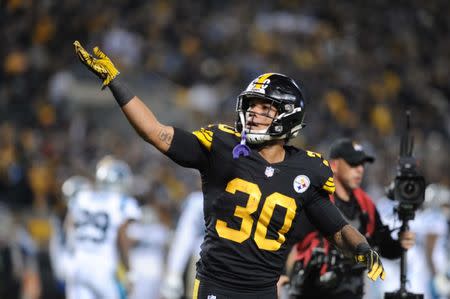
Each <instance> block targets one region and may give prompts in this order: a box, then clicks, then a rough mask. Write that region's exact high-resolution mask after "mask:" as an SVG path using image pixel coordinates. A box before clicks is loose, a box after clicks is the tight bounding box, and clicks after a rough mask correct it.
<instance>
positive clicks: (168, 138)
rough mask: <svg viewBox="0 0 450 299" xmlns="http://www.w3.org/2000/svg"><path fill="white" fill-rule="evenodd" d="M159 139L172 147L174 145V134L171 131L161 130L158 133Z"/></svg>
mask: <svg viewBox="0 0 450 299" xmlns="http://www.w3.org/2000/svg"><path fill="white" fill-rule="evenodd" d="M158 138H159V140H161V141H162V142H164V143H165V144H167V145H170V144H171V143H172V138H173V134H171V133H170V132H169V131H167V130H165V129H164V128H161V130H160V131H159V133H158Z"/></svg>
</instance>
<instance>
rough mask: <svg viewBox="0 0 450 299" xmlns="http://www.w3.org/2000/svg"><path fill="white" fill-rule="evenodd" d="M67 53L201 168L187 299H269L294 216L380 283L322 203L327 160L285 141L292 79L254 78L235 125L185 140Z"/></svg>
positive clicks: (173, 153)
mask: <svg viewBox="0 0 450 299" xmlns="http://www.w3.org/2000/svg"><path fill="white" fill-rule="evenodd" d="M74 46H75V52H76V54H77V55H78V58H79V59H80V60H81V62H82V63H83V64H84V65H85V66H86V67H87V68H88V69H89V70H91V71H92V72H93V73H94V74H96V75H97V76H98V77H99V78H100V79H101V80H102V81H103V87H106V86H108V87H109V88H110V90H111V92H112V93H113V95H114V97H115V99H116V100H117V102H118V104H119V106H120V107H121V109H122V111H123V113H124V114H125V116H126V117H127V119H128V121H129V122H130V124H131V125H132V126H133V127H134V128H135V130H136V132H137V133H138V134H139V135H140V136H141V137H142V138H143V139H144V140H145V141H147V142H148V143H150V144H152V145H153V146H155V147H156V148H157V149H158V150H159V151H161V152H162V153H164V154H165V155H167V156H168V157H169V158H171V159H172V160H173V161H175V162H176V163H178V164H179V165H181V166H184V167H191V168H195V169H198V170H199V171H200V174H201V176H202V183H203V186H202V188H203V198H204V207H203V208H204V215H205V225H206V234H205V238H204V241H203V244H202V246H201V253H200V260H199V262H198V263H197V279H196V280H195V284H194V291H193V298H202V299H206V298H216V299H221V298H271V299H272V298H277V287H276V285H277V281H278V278H279V276H280V273H281V272H282V270H283V265H284V261H285V259H286V255H287V253H288V251H289V248H290V247H291V246H292V245H293V244H294V243H295V242H296V241H297V240H298V231H299V226H298V225H297V224H298V223H299V220H300V219H299V215H300V212H301V211H302V210H305V211H306V215H307V216H308V217H309V219H310V220H311V222H312V223H313V224H314V225H315V226H316V227H317V228H318V229H319V230H320V231H321V232H322V233H323V234H324V235H325V236H328V237H329V239H330V240H332V242H333V243H334V244H336V245H337V246H338V247H339V248H340V249H341V250H343V251H344V252H345V253H346V254H348V255H356V256H357V257H358V258H357V260H358V261H359V262H361V263H363V264H365V265H366V266H367V268H368V269H369V274H370V276H371V278H373V279H374V280H375V279H377V278H378V277H380V276H381V278H384V271H383V267H382V265H381V263H380V260H379V258H378V254H377V253H376V251H374V250H373V249H372V248H371V247H370V246H369V244H368V243H367V241H366V239H365V238H364V236H362V235H361V234H360V233H359V232H358V231H357V230H356V229H354V228H353V227H352V226H350V225H349V224H347V222H346V221H345V220H344V219H343V218H342V216H341V215H340V213H339V211H338V210H337V208H336V207H335V206H334V205H333V204H332V203H331V202H330V200H329V198H328V196H329V194H330V193H333V191H334V183H333V177H332V172H331V169H330V167H329V165H328V162H327V161H326V160H323V159H322V158H321V156H320V155H319V154H317V153H313V152H308V151H304V150H301V149H298V148H295V147H292V146H288V145H287V144H286V143H287V141H289V140H290V139H291V138H293V137H295V136H296V135H297V134H298V132H299V131H300V129H301V128H302V127H303V116H304V113H305V100H304V97H303V93H302V90H301V88H300V87H299V85H297V83H295V82H294V80H292V79H291V78H289V77H287V76H285V75H282V74H276V73H267V74H263V75H261V76H258V77H257V78H256V79H254V80H253V81H252V82H251V83H250V85H249V86H248V87H247V88H246V89H245V90H244V91H243V92H242V93H241V94H240V95H239V97H238V99H237V116H238V117H237V122H236V126H235V127H230V126H226V125H212V126H209V127H206V128H202V129H200V130H197V131H195V132H194V133H193V134H192V133H189V132H186V131H185V130H183V129H180V128H175V127H172V126H168V125H164V124H162V123H160V122H159V121H158V120H157V118H156V117H155V115H154V114H153V112H152V111H151V110H150V109H149V108H148V107H147V106H146V105H145V104H144V103H143V102H142V101H141V100H140V99H139V98H138V97H137V96H135V95H134V94H133V93H132V92H131V91H130V90H129V89H128V88H127V87H126V86H125V84H124V83H123V82H121V81H120V79H119V78H118V77H117V76H118V74H119V71H118V70H117V69H116V67H115V66H114V64H113V63H112V62H111V60H110V59H109V58H108V57H107V56H106V55H105V54H104V53H103V52H102V51H101V50H100V49H99V48H98V47H96V48H94V55H95V57H94V56H92V55H91V54H90V53H88V52H87V51H86V50H85V49H84V48H83V47H82V46H81V44H80V43H79V42H78V41H76V42H74Z"/></svg>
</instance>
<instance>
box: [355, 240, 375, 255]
mask: <svg viewBox="0 0 450 299" xmlns="http://www.w3.org/2000/svg"><path fill="white" fill-rule="evenodd" d="M370 250H372V248H371V247H370V245H369V244H368V243H365V242H362V243H359V244H358V245H357V246H356V248H355V253H356V254H366V253H367V252H369V251H370Z"/></svg>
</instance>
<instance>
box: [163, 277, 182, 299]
mask: <svg viewBox="0 0 450 299" xmlns="http://www.w3.org/2000/svg"><path fill="white" fill-rule="evenodd" d="M183 291H184V283H183V275H182V274H180V273H168V274H167V275H166V276H165V277H164V280H163V283H162V287H161V295H162V297H163V298H164V299H179V298H181V296H182V295H183Z"/></svg>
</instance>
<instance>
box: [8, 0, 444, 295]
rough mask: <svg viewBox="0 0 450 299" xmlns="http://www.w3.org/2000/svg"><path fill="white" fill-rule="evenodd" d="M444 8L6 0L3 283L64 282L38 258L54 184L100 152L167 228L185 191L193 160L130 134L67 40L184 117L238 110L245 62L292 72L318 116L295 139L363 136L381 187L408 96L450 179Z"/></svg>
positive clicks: (427, 147) (43, 290) (423, 146)
mask: <svg viewBox="0 0 450 299" xmlns="http://www.w3.org/2000/svg"><path fill="white" fill-rule="evenodd" d="M449 11H450V2H448V1H445V0H434V1H427V2H423V1H419V0H414V1H407V2H404V1H399V2H392V1H387V0H379V1H372V2H370V3H366V2H361V3H359V2H354V1H348V0H347V1H339V2H334V1H312V0H306V1H258V4H257V5H255V4H254V3H252V2H246V1H227V2H223V1H215V0H212V1H194V2H192V1H191V2H187V1H124V0H112V1H109V2H108V4H105V2H104V1H99V0H91V1H89V6H86V3H85V2H83V1H77V0H66V1H61V2H60V1H27V0H7V1H2V2H1V3H0V26H1V30H0V37H1V40H2V47H0V57H2V60H1V63H2V64H1V65H0V136H2V137H1V139H0V204H1V209H0V212H1V213H2V216H0V227H1V228H2V230H1V236H0V246H1V248H0V251H1V254H2V258H4V257H5V256H8V255H9V254H10V253H8V250H9V249H10V248H15V247H17V246H18V248H20V250H19V252H20V254H19V255H20V256H21V259H20V262H17V260H15V261H16V263H15V264H13V265H10V266H8V267H6V266H2V268H0V281H1V282H7V281H8V283H0V297H1V298H15V297H9V296H10V295H8V294H9V293H7V292H13V291H12V290H13V289H14V288H12V287H11V286H15V287H16V290H17V292H22V293H26V294H27V295H28V296H29V297H26V298H38V296H39V295H38V294H40V298H49V299H51V298H58V295H60V294H61V292H59V291H58V285H57V284H56V283H55V282H54V281H53V278H52V274H51V269H50V263H49V258H48V241H49V239H50V237H51V232H52V224H51V223H52V219H53V218H54V217H58V216H60V214H61V213H62V210H63V209H64V205H65V203H64V201H63V200H62V199H61V198H62V196H61V191H60V190H61V183H62V182H63V181H64V180H65V179H66V178H67V177H69V176H71V175H73V174H81V175H84V176H87V177H91V178H92V177H93V174H94V166H95V161H97V160H98V159H99V158H100V157H102V156H104V155H106V154H113V155H115V156H118V157H120V158H121V159H123V160H125V161H126V162H127V163H129V165H130V166H131V168H132V169H133V172H134V173H136V174H138V175H137V178H136V180H135V184H136V186H135V188H134V190H135V193H136V194H135V196H137V197H138V198H139V199H146V201H147V200H149V201H150V202H152V206H153V207H154V208H155V209H156V210H157V211H158V213H159V215H160V219H161V221H162V222H163V223H164V224H165V225H166V226H167V227H169V228H173V227H174V225H175V224H176V222H177V217H178V212H179V210H180V205H181V201H182V199H183V198H184V197H185V196H186V195H187V194H188V193H190V192H191V191H194V190H195V187H194V186H195V185H196V184H195V182H196V179H197V178H196V177H195V176H194V175H193V174H192V172H191V171H189V170H186V169H182V168H179V167H175V165H174V163H172V162H170V161H169V160H168V159H167V158H165V157H164V156H162V155H156V154H155V152H154V150H153V149H152V148H150V147H149V146H146V145H145V144H144V143H143V142H141V141H140V140H139V139H138V138H135V136H134V132H132V130H131V129H130V128H128V126H127V124H126V123H125V121H123V119H122V118H123V116H122V115H121V114H120V111H118V109H115V107H114V105H116V104H115V103H114V101H112V100H110V99H109V98H108V97H109V96H110V95H105V93H107V92H109V91H104V92H101V91H100V89H99V86H98V85H95V84H93V82H92V81H93V80H87V79H88V78H87V77H86V76H89V75H90V74H89V73H87V72H85V70H81V68H82V66H81V65H80V64H79V63H78V62H77V61H76V57H75V55H74V54H73V46H72V42H73V41H74V40H80V41H83V42H84V44H85V45H87V46H88V48H92V47H93V46H95V45H99V46H101V47H102V49H103V50H104V51H105V52H107V53H108V54H109V55H110V57H111V58H113V59H114V61H115V62H116V64H118V67H119V69H120V70H121V71H122V73H123V74H125V75H126V77H127V80H129V81H130V84H131V85H132V86H134V87H136V89H135V90H137V91H138V93H139V96H140V97H141V98H142V99H144V100H145V101H147V102H148V103H151V105H152V107H153V109H155V110H156V111H158V115H159V116H160V117H161V118H162V120H164V121H165V122H166V123H170V124H173V125H176V126H183V127H185V128H190V129H192V130H194V129H196V128H198V127H200V126H204V125H206V124H208V123H209V122H210V121H211V120H212V119H221V120H223V122H224V123H230V124H232V123H233V121H234V114H233V113H232V111H233V109H230V107H234V105H235V96H236V95H237V94H238V93H239V91H240V90H242V89H243V88H245V86H244V84H246V82H248V81H249V80H250V79H251V78H253V77H255V75H257V74H259V73H262V72H266V71H273V72H281V73H285V74H289V75H290V76H291V77H293V78H295V79H296V80H298V81H300V82H302V83H303V84H304V86H305V87H306V94H307V100H308V101H307V108H306V109H307V112H306V122H307V123H311V124H313V125H311V126H310V127H308V126H307V127H306V128H305V129H304V130H302V131H301V133H300V136H299V137H298V138H297V139H296V140H295V141H294V142H295V143H296V144H297V145H299V146H303V145H308V149H310V150H315V151H318V152H322V151H324V150H325V149H326V148H328V146H329V145H330V144H331V142H332V141H333V140H335V139H336V138H337V137H342V136H351V137H352V138H353V139H361V140H364V141H368V142H370V143H368V144H365V146H366V148H368V149H369V150H370V151H371V153H372V154H373V155H375V156H376V157H377V162H376V163H374V165H372V166H371V167H370V169H369V170H368V174H367V179H366V180H365V182H364V184H365V189H366V190H367V191H368V192H369V193H370V194H371V196H372V198H374V199H378V198H381V197H383V194H384V187H385V186H387V185H388V184H389V183H390V181H391V180H392V179H393V178H394V176H395V165H396V161H397V157H398V152H399V141H400V136H401V134H402V133H403V132H404V128H405V116H404V111H405V109H406V108H410V109H411V112H412V127H413V134H414V136H415V142H416V148H415V155H416V157H417V158H418V159H419V161H420V165H421V168H422V170H423V174H424V175H425V177H426V180H427V182H428V183H439V184H442V185H444V186H447V187H449V186H450V172H449V171H448V169H449V168H450V159H449V156H448V153H449V152H450V117H449V111H450V108H449V102H450V101H449V99H450V52H449V51H448V49H449V48H450V39H449V38H448V36H449V35H450V19H449V18H448V12H449ZM106 98H108V99H106ZM172 107H177V109H175V110H177V111H178V112H175V111H173V109H172ZM180 111H183V113H180ZM125 149H127V150H126V151H125ZM125 152H126V154H125ZM3 228H5V229H3ZM16 232H17V233H16ZM11 252H13V250H12V249H11ZM12 273H14V275H13V274H12ZM11 296H13V295H11ZM33 296H35V297H33Z"/></svg>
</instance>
